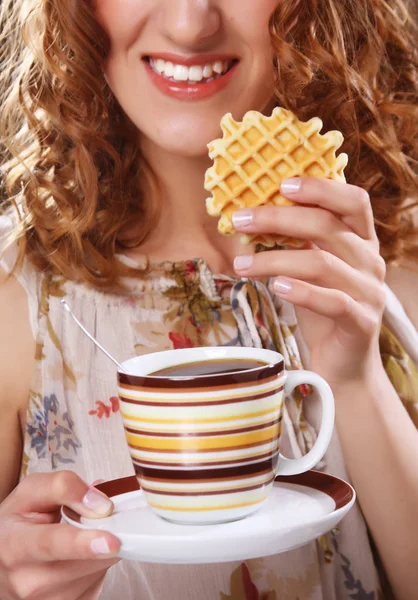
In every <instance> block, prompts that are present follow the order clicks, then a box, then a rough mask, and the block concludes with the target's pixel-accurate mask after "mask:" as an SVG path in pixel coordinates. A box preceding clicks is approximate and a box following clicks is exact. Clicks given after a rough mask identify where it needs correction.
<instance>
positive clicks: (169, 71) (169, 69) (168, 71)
mask: <svg viewBox="0 0 418 600" xmlns="http://www.w3.org/2000/svg"><path fill="white" fill-rule="evenodd" d="M163 62H164V61H163ZM164 75H165V76H166V77H173V75H174V65H173V63H171V62H167V63H165V67H164Z"/></svg>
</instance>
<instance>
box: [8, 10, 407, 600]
mask: <svg viewBox="0 0 418 600" xmlns="http://www.w3.org/2000/svg"><path fill="white" fill-rule="evenodd" d="M413 5H414V3H413V2H412V1H411V3H410V6H409V3H408V2H406V0H405V1H402V0H345V1H341V0H321V1H318V0H304V1H302V2H289V1H288V0H280V2H278V1H277V0H258V1H257V2H254V1H253V0H129V1H127V0H95V1H94V2H85V1H81V0H75V1H74V2H68V0H3V1H2V5H1V9H0V10H1V25H2V31H3V33H2V36H1V39H0V48H1V49H0V53H1V54H0V63H2V74H1V86H2V93H3V97H2V107H1V126H2V130H1V131H2V133H1V135H2V141H3V144H4V149H3V155H4V156H3V169H2V171H3V183H4V185H3V192H4V194H3V197H4V203H3V207H4V211H3V212H4V215H3V216H2V217H1V219H0V229H1V240H2V257H1V267H2V269H1V285H0V315H1V317H0V318H1V325H0V328H1V337H0V381H1V385H0V411H1V415H2V418H1V422H0V427H1V436H0V439H1V453H0V469H1V473H2V477H1V479H0V498H1V499H2V500H3V502H2V504H1V505H0V540H1V543H0V589H1V590H2V591H1V598H2V599H16V598H33V599H35V598H39V599H40V598H42V600H47V599H59V600H74V599H87V598H88V599H91V598H97V597H98V596H99V595H100V597H102V598H105V599H109V600H113V599H114V598H117V597H123V598H125V599H126V600H128V599H132V600H133V599H139V598H141V600H142V599H144V600H145V599H151V600H166V599H178V600H180V599H181V600H186V599H187V600H189V599H190V600H196V599H199V600H215V599H216V600H218V599H219V600H221V599H223V600H226V599H231V600H244V599H250V598H251V599H253V598H258V599H264V600H266V599H269V600H273V599H274V598H289V599H292V600H294V599H295V598H304V599H305V598H306V599H310V600H319V599H323V600H330V599H332V600H336V599H338V600H342V599H343V598H357V599H359V600H360V599H361V600H363V599H364V600H365V599H366V598H367V599H372V598H374V599H377V598H378V597H382V594H383V593H384V594H385V596H384V597H389V593H390V592H389V591H385V592H382V590H383V586H385V589H386V590H389V583H390V586H391V588H392V590H393V592H394V594H395V596H396V597H397V598H398V599H400V600H411V598H413V597H415V595H416V589H417V586H418V574H417V569H416V568H415V567H414V564H415V561H416V556H417V555H418V470H417V459H418V435H417V432H416V428H415V425H416V424H417V421H418V420H417V406H416V403H417V390H418V375H417V371H416V365H417V364H418V352H417V348H418V343H417V340H418V335H417V331H416V328H415V327H416V326H417V323H418V312H417V307H416V297H417V293H418V276H417V274H416V272H414V270H413V267H414V265H413V263H411V257H412V256H413V252H414V245H413V243H414V242H413V236H414V231H416V230H414V225H413V208H411V207H412V205H413V204H414V202H415V201H416V200H417V196H418V185H417V174H416V171H415V170H414V169H415V168H416V159H417V158H418V153H417V146H416V140H417V133H418V125H417V119H416V106H415V104H416V100H417V92H418V84H417V53H416V49H415V41H416V40H414V38H415V36H416V32H417V26H416V21H414V18H415V17H414V15H413V14H412V12H411V11H412V10H413ZM275 105H281V106H284V107H286V108H289V109H291V110H293V111H294V112H295V113H296V114H297V115H298V117H299V118H301V119H308V118H310V117H313V116H319V117H321V118H322V119H323V121H324V129H325V130H329V129H339V130H340V131H342V132H343V134H344V137H345V145H344V148H343V150H345V151H346V152H347V153H348V155H349V159H350V162H349V167H348V168H347V170H346V175H347V179H348V182H349V183H348V184H347V185H345V184H341V183H336V182H333V181H328V180H325V179H309V178H306V179H303V180H299V181H295V180H290V181H286V182H284V184H283V186H282V193H283V194H284V195H285V196H287V197H288V198H289V199H292V200H293V201H294V203H295V206H292V207H282V208H275V207H261V208H257V209H256V210H253V211H248V210H245V211H244V212H241V211H240V212H237V213H236V214H235V216H234V223H235V226H236V228H237V229H239V230H240V231H245V232H268V233H277V234H285V235H290V236H294V237H298V238H302V239H304V240H306V241H307V242H308V247H307V248H306V249H304V250H292V249H276V250H273V251H269V252H266V253H262V254H256V255H254V256H253V255H251V254H250V253H249V252H248V250H246V249H245V248H243V247H242V246H241V245H240V243H239V239H238V237H239V236H234V237H232V238H222V237H221V236H219V235H218V233H217V231H216V225H217V224H216V220H215V219H212V218H210V217H208V216H207V214H206V211H205V197H206V195H207V194H206V192H205V191H204V189H203V179H204V173H205V170H206V168H207V167H208V166H209V159H208V156H207V148H206V144H207V143H208V142H209V141H210V140H212V139H214V138H216V137H219V135H220V129H219V122H220V119H221V117H222V116H223V115H224V114H225V113H226V112H232V113H233V115H234V117H235V118H236V119H241V118H242V117H243V115H244V114H245V112H246V111H247V110H250V109H255V110H259V111H262V112H265V114H270V112H271V110H272V108H273V107H274V106H275ZM376 231H377V233H376ZM408 256H409V259H408ZM408 260H409V265H412V268H411V270H409V271H408V270H405V269H404V268H403V267H402V265H403V264H404V263H405V264H406V262H407V261H408ZM394 261H397V264H398V266H390V268H389V269H388V273H387V274H386V265H385V263H388V264H391V263H394ZM10 273H12V275H11V276H10ZM385 280H386V282H389V284H392V285H391V287H392V288H393V291H391V290H390V288H389V287H387V286H386V285H385ZM266 281H269V284H268V283H266ZM394 292H395V293H396V296H395V294H394ZM62 297H65V298H66V299H67V300H68V302H69V304H70V305H71V307H72V308H73V310H74V311H75V312H76V313H77V315H78V316H79V317H80V318H81V319H82V320H83V322H84V323H85V325H86V326H87V327H88V328H89V329H90V330H91V331H92V333H93V334H94V335H95V336H96V338H98V339H99V340H100V341H101V342H102V343H103V344H104V345H105V346H106V347H107V348H108V349H109V351H110V352H111V353H112V354H113V355H114V356H116V357H117V358H118V359H119V360H125V359H127V358H129V357H131V356H134V355H135V354H141V353H146V352H154V351H157V350H162V349H166V348H173V347H174V348H179V347H187V346H194V345H223V344H236V345H258V346H264V347H268V348H276V349H277V350H278V351H280V352H282V353H283V354H284V355H285V357H286V362H287V366H288V367H289V368H301V366H302V363H303V364H304V365H305V366H306V368H309V369H311V370H313V371H316V372H318V373H320V374H321V375H322V376H323V377H324V378H325V379H327V380H328V381H329V383H330V385H331V386H332V388H333V392H334V395H335V401H336V412H337V420H336V425H337V427H336V432H335V436H334V438H333V440H332V443H331V446H330V448H329V452H328V453H327V456H326V457H325V460H324V465H322V468H324V469H326V470H328V471H329V472H331V473H332V474H334V475H337V476H341V477H343V478H346V479H347V478H348V477H350V479H351V481H352V482H353V484H354V486H355V487H356V490H357V493H358V499H359V503H358V504H357V505H356V507H355V508H354V509H353V510H352V511H351V513H350V514H349V515H348V516H347V517H346V518H345V519H344V520H343V522H342V523H341V526H340V527H339V528H338V530H337V531H333V532H331V533H330V534H328V535H327V536H325V537H323V538H321V540H318V542H316V543H312V544H309V545H307V546H305V547H303V548H298V549H296V550H293V551H291V552H288V553H286V554H282V555H278V556H273V557H268V558H264V559H260V560H251V561H248V562H247V563H245V564H222V563H220V564H218V565H202V566H188V565H184V566H166V565H150V564H136V563H133V562H131V563H129V562H124V561H121V562H119V563H118V564H115V563H116V562H117V560H116V559H115V556H116V554H117V552H118V549H119V542H118V540H117V538H115V537H114V536H112V535H110V534H106V533H103V532H100V531H92V532H80V531H77V530H75V529H72V528H71V527H68V526H66V525H64V524H61V523H59V510H58V509H59V507H60V505H62V504H66V505H68V506H70V507H72V508H74V509H75V510H77V511H79V512H80V513H81V514H83V515H87V516H100V515H104V514H109V513H110V511H111V510H112V505H111V503H110V502H109V501H108V500H107V499H106V497H105V496H103V495H101V494H100V493H98V492H97V491H96V490H95V488H94V487H92V484H93V482H94V481H95V480H97V479H112V478H117V477H123V476H127V475H130V474H132V472H133V469H132V466H131V462H130V458H129V453H128V449H127V447H126V443H125V440H124V433H123V427H122V424H121V417H120V413H119V408H118V401H117V398H116V389H115V373H114V368H113V366H112V364H111V363H109V362H108V361H107V359H106V358H105V357H103V356H102V355H100V353H98V352H97V351H96V349H95V347H94V346H93V345H92V344H90V343H89V342H88V341H87V340H86V339H85V338H84V337H83V334H82V333H80V332H79V331H78V329H77V328H76V327H75V326H74V324H73V323H72V322H71V321H70V320H69V319H68V316H67V315H66V314H65V313H64V312H63V311H62V310H61V308H60V299H61V298H62ZM401 303H402V304H403V307H402V306H401ZM404 309H405V310H406V312H405V310H404ZM407 315H408V316H407ZM382 319H383V323H382ZM413 323H415V326H414V325H413ZM379 338H380V347H379ZM414 363H415V364H414ZM315 410H316V409H315V407H314V403H312V402H310V398H309V396H307V397H306V398H304V399H303V402H302V401H301V399H300V398H298V399H296V400H295V399H289V403H288V414H289V425H288V427H287V440H288V441H287V446H288V449H287V451H288V452H289V453H290V452H292V451H293V453H301V452H305V451H306V449H307V448H309V445H310V444H311V443H312V441H313V440H314V438H315V424H316V417H317V415H316V414H315ZM414 421H415V425H414ZM19 482H20V483H19ZM360 507H361V509H360ZM369 534H370V536H369Z"/></svg>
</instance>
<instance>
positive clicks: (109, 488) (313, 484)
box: [61, 469, 356, 527]
mask: <svg viewBox="0 0 418 600" xmlns="http://www.w3.org/2000/svg"><path fill="white" fill-rule="evenodd" d="M278 483H281V484H288V485H298V486H302V487H307V488H311V489H314V490H317V491H319V492H322V493H324V494H326V495H327V496H329V497H330V498H331V499H332V500H333V501H334V504H335V507H334V509H333V510H332V511H330V512H329V513H327V516H329V515H330V514H332V513H337V512H338V511H339V510H340V509H344V508H346V507H348V506H349V505H350V504H354V502H355V499H356V492H355V490H354V488H353V487H352V486H351V485H350V484H349V483H348V482H347V481H345V480H344V479H341V478H340V477H335V476H334V475H330V474H329V473H323V472H321V471H315V470H313V469H311V470H309V471H306V472H305V473H300V474H298V475H286V476H284V475H280V476H278V477H276V478H275V480H274V484H273V485H275V484H278ZM95 487H96V488H97V489H98V490H100V491H101V492H103V493H104V494H106V495H107V496H108V497H109V498H116V497H118V496H122V495H125V494H128V493H132V492H138V491H140V485H139V483H138V480H137V478H136V476H135V475H131V476H128V477H120V478H117V479H112V480H110V481H106V482H103V483H100V484H97V485H96V486H95ZM61 514H62V516H63V517H64V518H65V519H69V520H70V521H72V522H73V524H74V525H75V526H78V527H83V523H82V522H81V519H82V517H81V516H80V515H79V514H78V513H77V512H75V511H74V510H72V509H71V508H69V507H67V506H63V507H62V508H61ZM324 516H325V515H324ZM105 521H106V519H100V523H101V524H103V522H105Z"/></svg>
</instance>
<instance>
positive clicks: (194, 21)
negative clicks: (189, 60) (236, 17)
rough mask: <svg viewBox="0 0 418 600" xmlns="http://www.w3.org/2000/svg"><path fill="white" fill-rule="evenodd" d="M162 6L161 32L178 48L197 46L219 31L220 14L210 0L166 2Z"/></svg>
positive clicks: (170, 0) (169, 0) (175, 0)
mask: <svg viewBox="0 0 418 600" xmlns="http://www.w3.org/2000/svg"><path fill="white" fill-rule="evenodd" d="M163 4H164V6H163V9H162V12H161V19H160V26H161V29H162V32H163V34H164V35H165V36H166V37H168V38H169V39H170V40H171V41H173V42H174V43H175V44H176V45H178V46H182V47H194V46H197V45H199V44H201V43H202V42H204V41H205V40H207V39H208V38H212V37H214V36H215V35H216V34H217V33H218V31H219V29H220V25H221V18H220V14H219V11H218V9H217V8H216V7H215V6H214V5H213V3H212V2H211V0H168V1H167V2H165V3H163Z"/></svg>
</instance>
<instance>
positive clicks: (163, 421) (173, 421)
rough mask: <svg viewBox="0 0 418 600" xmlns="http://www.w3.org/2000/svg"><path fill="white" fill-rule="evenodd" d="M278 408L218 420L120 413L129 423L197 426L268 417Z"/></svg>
mask: <svg viewBox="0 0 418 600" xmlns="http://www.w3.org/2000/svg"><path fill="white" fill-rule="evenodd" d="M278 410H279V408H277V407H274V408H273V409H271V408H269V409H268V410H261V411H259V412H251V413H244V414H243V415H241V414H238V415H236V416H235V417H218V418H213V417H211V418H207V419H182V418H179V419H145V418H142V417H131V416H130V415H128V413H125V412H124V411H123V410H122V411H121V414H122V417H123V418H124V419H129V420H130V421H140V422H141V423H158V424H161V425H181V424H183V423H184V424H185V425H197V424H199V423H221V422H224V421H241V420H244V419H253V418H255V417H262V416H264V415H270V414H272V413H274V412H277V411H278Z"/></svg>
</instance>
